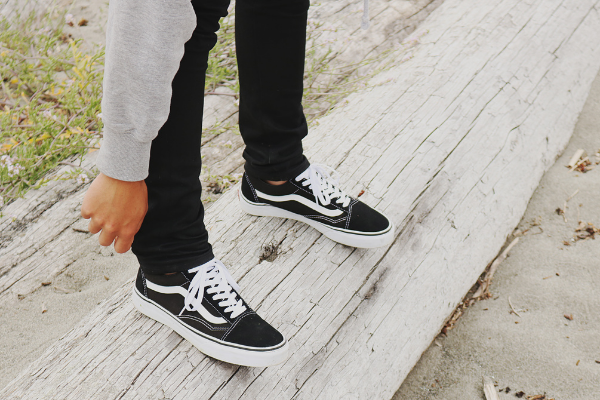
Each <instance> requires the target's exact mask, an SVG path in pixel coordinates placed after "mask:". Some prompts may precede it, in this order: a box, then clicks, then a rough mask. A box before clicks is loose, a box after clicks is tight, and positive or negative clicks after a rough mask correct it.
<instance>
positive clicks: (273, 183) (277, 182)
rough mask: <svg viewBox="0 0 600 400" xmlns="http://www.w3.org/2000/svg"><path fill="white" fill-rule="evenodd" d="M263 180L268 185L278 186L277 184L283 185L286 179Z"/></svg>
mask: <svg viewBox="0 0 600 400" xmlns="http://www.w3.org/2000/svg"><path fill="white" fill-rule="evenodd" d="M265 182H267V183H268V184H269V185H275V186H279V185H283V184H284V183H286V182H287V181H265Z"/></svg>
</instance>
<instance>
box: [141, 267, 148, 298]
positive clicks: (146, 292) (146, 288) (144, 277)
mask: <svg viewBox="0 0 600 400" xmlns="http://www.w3.org/2000/svg"><path fill="white" fill-rule="evenodd" d="M140 273H141V274H142V284H143V285H144V296H146V297H148V287H147V286H146V275H144V271H143V270H142V269H141V268H140Z"/></svg>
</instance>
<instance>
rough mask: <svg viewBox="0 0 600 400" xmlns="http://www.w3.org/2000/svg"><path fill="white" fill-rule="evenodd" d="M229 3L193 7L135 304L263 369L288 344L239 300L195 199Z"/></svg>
mask: <svg viewBox="0 0 600 400" xmlns="http://www.w3.org/2000/svg"><path fill="white" fill-rule="evenodd" d="M228 2H229V0H192V5H193V6H194V11H195V12H196V16H197V20H198V27H197V28H196V30H195V32H194V34H193V36H192V38H191V39H190V40H189V42H188V43H186V46H185V54H184V56H183V59H182V60H181V64H180V68H179V71H178V72H177V74H176V76H175V79H174V80H173V85H172V86H173V94H172V99H171V110H170V114H169V118H168V120H167V122H166V123H165V125H164V126H163V127H162V129H161V130H160V132H159V135H158V137H157V138H156V139H155V140H154V141H153V142H152V150H151V155H150V175H149V176H148V179H147V180H146V183H147V186H148V202H149V210H148V214H147V215H146V219H145V220H144V224H143V226H142V229H141V230H140V232H139V233H138V234H137V235H136V236H135V241H134V244H133V250H134V253H135V254H136V256H137V257H138V260H139V261H140V266H141V267H140V269H139V271H138V276H137V280H136V283H135V286H134V289H133V296H132V300H133V304H134V306H135V307H136V308H137V309H138V310H139V311H140V312H142V313H143V314H145V315H147V316H148V317H150V318H153V319H154V320H156V321H159V322H161V323H163V324H165V325H167V326H168V327H170V328H172V329H173V330H175V332H177V333H179V334H180V335H181V336H182V337H184V338H185V339H186V340H188V341H189V342H190V343H191V344H193V345H194V346H196V347H197V348H198V349H199V350H200V351H202V352H203V353H205V354H207V355H209V356H211V357H214V358H217V359H219V360H223V361H226V362H229V363H233V364H241V365H248V366H257V367H265V366H269V365H274V364H278V363H280V362H283V361H284V360H285V359H286V358H287V353H288V345H287V341H286V339H285V338H284V337H283V335H282V334H281V333H280V332H278V331H277V329H275V328H273V327H272V326H271V325H269V324H268V323H267V322H265V321H264V320H263V319H262V318H261V317H260V316H258V315H257V314H256V312H254V311H253V310H252V309H251V308H250V306H249V305H248V304H247V303H246V302H245V301H244V300H243V299H242V298H241V296H240V294H239V291H240V288H239V287H238V286H237V284H236V283H235V281H234V279H233V278H232V277H231V275H230V274H229V272H227V269H226V267H225V266H224V265H223V264H222V263H221V262H220V261H219V260H217V259H216V258H214V256H213V253H212V249H211V246H210V244H209V243H208V233H207V232H206V229H205V227H204V223H203V218H204V210H203V207H202V202H201V200H200V195H201V187H200V180H199V179H200V166H201V159H200V140H201V133H202V132H201V131H202V106H203V98H204V74H205V72H206V67H207V56H208V52H209V50H210V49H211V48H212V47H213V46H214V44H215V41H216V36H215V32H216V31H217V29H218V21H219V18H220V17H222V16H225V14H226V12H227V6H228Z"/></svg>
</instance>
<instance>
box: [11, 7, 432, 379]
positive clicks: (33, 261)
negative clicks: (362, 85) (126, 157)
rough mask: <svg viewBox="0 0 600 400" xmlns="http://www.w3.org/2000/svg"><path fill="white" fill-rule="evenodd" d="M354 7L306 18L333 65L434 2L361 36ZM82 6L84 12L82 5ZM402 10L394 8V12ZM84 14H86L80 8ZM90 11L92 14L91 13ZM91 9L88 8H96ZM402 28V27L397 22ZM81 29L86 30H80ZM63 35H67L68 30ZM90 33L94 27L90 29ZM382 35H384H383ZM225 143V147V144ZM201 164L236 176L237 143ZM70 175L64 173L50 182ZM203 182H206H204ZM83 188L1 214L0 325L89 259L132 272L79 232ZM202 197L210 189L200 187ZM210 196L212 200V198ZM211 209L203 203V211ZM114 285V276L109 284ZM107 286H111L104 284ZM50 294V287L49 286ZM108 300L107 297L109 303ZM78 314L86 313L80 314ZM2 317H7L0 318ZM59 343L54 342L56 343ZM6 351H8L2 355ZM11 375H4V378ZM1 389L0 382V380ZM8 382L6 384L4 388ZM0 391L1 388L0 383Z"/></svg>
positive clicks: (398, 31)
mask: <svg viewBox="0 0 600 400" xmlns="http://www.w3.org/2000/svg"><path fill="white" fill-rule="evenodd" d="M55 3H56V2H54V1H50V0H31V1H29V0H11V1H4V2H2V3H0V12H1V13H3V14H7V15H8V14H9V12H10V11H12V10H15V9H20V10H24V8H23V5H24V4H27V5H28V7H29V8H28V9H34V8H37V10H38V12H43V11H44V10H45V8H46V7H49V6H52V7H54V6H55ZM353 3H354V2H353V0H344V1H340V0H326V1H323V2H321V3H320V4H319V5H317V6H314V7H312V8H311V10H310V19H311V20H318V21H322V22H325V23H326V25H327V26H326V29H324V30H322V31H320V33H319V35H322V36H323V37H319V38H316V42H317V43H324V45H323V46H322V47H323V49H322V51H327V48H331V49H332V51H333V52H334V53H335V54H336V59H339V60H338V61H336V62H337V63H338V64H339V65H346V64H348V63H352V62H355V61H357V60H360V59H361V58H363V57H366V56H369V55H372V54H375V53H380V52H382V51H385V50H386V49H389V48H390V47H392V46H394V45H395V44H397V43H398V42H399V41H400V40H401V39H402V38H403V37H405V36H406V35H407V34H409V33H411V32H412V31H413V30H414V29H415V26H416V24H417V23H418V22H419V21H421V20H423V19H424V18H425V16H427V15H428V14H429V13H430V12H431V11H432V10H433V9H435V7H436V6H437V5H438V4H440V3H441V0H434V1H432V0H411V1H406V2H400V3H399V2H384V3H381V4H379V5H378V6H376V7H375V8H374V9H373V10H371V11H372V12H371V15H372V26H371V28H370V29H369V30H368V31H362V30H360V28H359V25H360V9H358V8H357V9H356V10H354V11H351V10H349V9H350V8H352V7H354V6H355V5H354V4H353ZM58 4H59V6H60V7H59V9H63V8H61V7H67V8H68V9H69V10H71V9H73V10H74V11H73V12H75V13H77V12H83V11H82V10H83V9H89V4H87V3H85V2H83V3H82V2H81V1H79V0H58ZM86 4H87V5H86ZM400 5H401V6H400ZM86 7H87V8H86ZM92 8H94V7H92ZM96 8H97V7H95V8H94V9H96ZM77 16H78V17H80V16H83V17H88V18H89V19H90V20H91V21H98V20H100V21H103V20H104V17H102V16H98V15H94V16H93V17H90V16H89V15H87V14H82V15H77ZM398 21H401V22H398ZM86 28H87V27H86ZM66 29H69V28H68V27H67V28H66ZM77 29H80V30H78V31H72V32H71V33H72V34H73V35H74V36H75V37H78V36H80V35H83V37H84V38H86V39H90V38H87V37H86V35H85V31H83V30H82V29H83V28H77ZM94 29H95V27H94ZM384 33H385V34H384ZM348 37H353V38H355V40H354V42H356V41H358V42H360V41H363V39H364V38H365V37H367V38H368V37H372V38H371V39H370V40H369V41H364V43H363V44H362V45H361V46H359V47H357V46H352V47H350V46H348V41H347V39H348ZM205 102H206V107H205V113H204V126H205V127H206V128H208V129H210V128H211V127H213V126H214V125H215V124H216V123H218V122H221V123H223V122H227V121H231V120H235V119H237V107H236V106H235V104H234V101H233V98H232V97H230V96H207V97H206V98H205ZM227 141H230V142H231V143H232V144H231V145H224V143H226V142H227ZM202 153H203V157H204V159H203V160H204V164H205V165H207V166H208V167H209V168H210V174H216V175H221V176H222V175H227V174H232V173H234V172H239V171H241V167H242V164H243V160H242V157H241V153H242V147H241V138H240V136H239V134H238V135H236V134H234V133H232V132H231V131H227V132H225V133H223V134H220V135H209V136H207V137H205V138H203V149H202ZM93 161H94V160H93V156H90V157H89V158H88V159H86V161H85V163H84V165H83V167H84V168H88V169H91V168H93V165H94V162H93ZM68 169H70V167H64V168H63V169H62V170H61V171H57V173H56V175H60V174H61V172H64V171H66V170H68ZM205 183H206V182H205ZM86 188H87V185H81V184H78V183H77V182H75V180H59V181H51V182H50V183H49V184H48V185H47V186H45V187H43V188H42V189H40V190H34V191H30V192H29V193H28V194H27V196H26V197H25V198H23V199H19V200H17V201H15V202H13V203H12V204H10V205H8V206H6V207H4V208H3V209H2V215H3V217H2V218H0V324H2V323H5V324H10V319H7V318H9V317H8V316H7V315H8V314H9V313H4V316H3V312H2V310H3V309H14V308H15V307H19V302H20V299H23V298H28V297H30V295H33V294H35V293H37V292H38V291H39V290H40V288H41V284H42V282H55V281H56V279H57V277H64V276H65V275H68V274H69V273H70V270H71V269H73V268H82V267H81V264H82V263H85V262H88V261H89V257H97V258H96V259H97V260H101V261H99V262H98V264H106V263H109V262H117V263H119V264H120V265H122V267H123V268H124V269H132V268H135V265H134V264H135V262H134V260H133V259H132V258H131V257H129V258H123V257H120V258H119V259H118V261H111V260H114V259H112V258H111V256H112V255H114V253H113V252H112V251H108V249H101V248H100V246H99V245H98V244H97V238H96V237H93V236H90V235H89V234H86V233H85V230H86V226H87V223H86V222H85V221H82V220H81V219H80V216H79V208H80V205H81V201H82V199H83V195H84V193H85V190H86ZM204 189H205V196H206V195H207V192H210V190H211V189H210V188H208V187H206V186H205V188H204ZM210 195H211V196H212V197H213V198H215V197H218V196H215V195H214V194H212V193H210ZM210 205H211V203H207V204H205V206H207V207H209V206H210ZM114 278H115V279H116V278H117V277H114ZM111 279H113V277H111ZM112 282H114V280H113V281H111V283H112ZM51 288H53V289H54V288H55V285H54V283H53V284H52V286H51ZM57 293H59V294H60V295H61V296H64V298H65V304H69V302H68V301H66V300H67V298H69V297H70V295H71V293H68V292H63V291H61V290H58V291H57ZM109 295H110V293H107V296H106V297H108V296H109ZM81 309H82V310H85V309H86V308H85V307H81ZM5 317H6V318H5ZM37 317H38V316H37V315H25V314H22V315H21V318H22V319H24V318H37ZM75 322H76V321H65V325H68V324H75ZM57 338H58V336H57ZM11 343H12V342H9V341H5V342H0V356H2V355H3V352H4V351H9V350H10V348H11V346H12V344H11ZM5 349H7V350H5ZM31 357H32V356H31V355H29V354H23V357H22V359H23V360H28V361H33V359H34V358H31ZM14 367H15V366H14V365H12V364H10V363H8V362H4V363H3V364H2V365H1V366H0V372H3V373H4V376H5V374H7V373H11V371H12V370H14V369H15V368H14ZM7 369H10V370H11V371H7ZM0 382H3V381H2V378H0ZM4 382H7V381H4ZM0 386H3V385H2V384H0Z"/></svg>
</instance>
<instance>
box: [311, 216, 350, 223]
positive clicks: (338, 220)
mask: <svg viewBox="0 0 600 400" xmlns="http://www.w3.org/2000/svg"><path fill="white" fill-rule="evenodd" d="M304 217H306V218H320V219H325V220H327V221H329V222H331V223H332V224H337V223H339V222H342V221H343V220H345V219H346V217H343V218H338V219H332V218H329V217H326V216H324V215H304Z"/></svg>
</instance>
